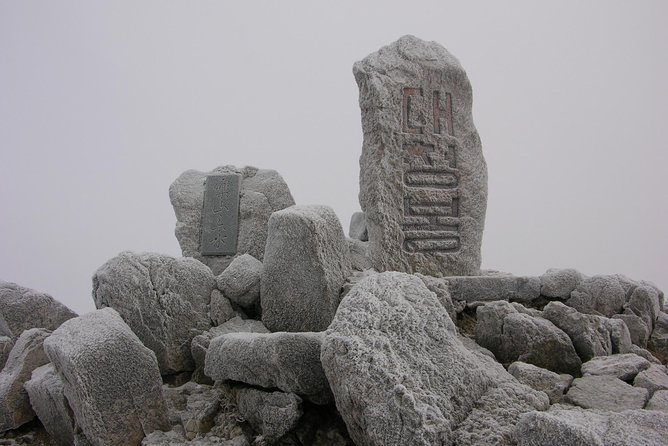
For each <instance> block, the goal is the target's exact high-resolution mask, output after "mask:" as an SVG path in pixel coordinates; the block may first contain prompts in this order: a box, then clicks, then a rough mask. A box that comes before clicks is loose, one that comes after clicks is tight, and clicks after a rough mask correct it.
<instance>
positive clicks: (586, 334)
mask: <svg viewBox="0 0 668 446" xmlns="http://www.w3.org/2000/svg"><path fill="white" fill-rule="evenodd" d="M543 317H544V318H545V319H547V320H549V321H550V322H552V323H553V324H554V325H556V326H557V327H559V328H560V329H561V330H563V331H564V332H565V333H566V334H567V335H568V336H569V337H570V339H571V341H572V342H573V346H574V347H575V351H577V353H578V355H579V356H580V358H581V359H582V360H583V361H588V360H590V359H591V358H593V357H596V356H607V355H611V354H613V353H621V351H620V348H621V350H623V352H624V353H625V352H627V351H628V350H629V349H630V344H631V337H630V334H629V333H628V329H626V326H625V325H624V323H623V322H622V321H619V320H614V319H608V318H605V317H602V316H595V315H592V314H583V313H580V312H578V311H577V310H576V309H575V308H572V307H569V306H567V305H564V304H562V303H561V302H550V303H549V304H547V305H546V306H545V307H544V308H543Z"/></svg>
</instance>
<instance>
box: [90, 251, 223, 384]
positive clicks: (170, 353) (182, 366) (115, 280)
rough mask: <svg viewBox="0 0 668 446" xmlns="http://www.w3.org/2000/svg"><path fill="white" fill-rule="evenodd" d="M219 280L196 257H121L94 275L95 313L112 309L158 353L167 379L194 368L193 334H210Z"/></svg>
mask: <svg viewBox="0 0 668 446" xmlns="http://www.w3.org/2000/svg"><path fill="white" fill-rule="evenodd" d="M214 286H215V278H214V276H213V274H212V273H211V271H210V270H209V269H208V268H207V267H206V266H205V265H203V264H202V263H200V262H198V261H197V260H195V259H192V258H173V257H169V256H165V255H160V254H153V253H144V254H135V253H132V252H129V251H126V252H122V253H121V254H119V255H118V256H117V257H114V258H113V259H111V260H109V261H108V262H107V263H105V264H104V265H102V266H101V267H100V268H99V269H98V270H97V271H96V272H95V275H94V276H93V299H94V300H95V305H96V306H97V308H104V307H111V308H114V309H115V310H116V311H118V313H119V314H120V315H121V317H122V318H123V320H124V321H125V322H126V323H127V324H128V325H129V326H130V328H131V329H132V331H133V332H134V333H135V334H136V335H137V336H138V337H139V339H141V341H142V342H143V343H144V345H146V346H147V347H148V348H150V349H151V350H153V352H155V355H156V357H157V358H158V364H159V366H160V372H161V373H162V374H163V375H168V374H173V373H178V372H183V371H190V370H193V369H194V368H195V363H194V362H193V359H192V356H191V354H190V342H191V341H192V338H193V333H192V332H191V330H192V329H197V330H201V331H204V330H208V329H209V328H210V327H211V320H210V319H209V312H208V310H209V308H208V305H209V301H210V299H211V292H212V291H213V289H214Z"/></svg>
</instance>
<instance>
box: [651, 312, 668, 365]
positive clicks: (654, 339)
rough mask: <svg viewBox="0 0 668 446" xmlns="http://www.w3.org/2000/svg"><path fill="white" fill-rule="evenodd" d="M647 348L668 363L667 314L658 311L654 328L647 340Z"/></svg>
mask: <svg viewBox="0 0 668 446" xmlns="http://www.w3.org/2000/svg"><path fill="white" fill-rule="evenodd" d="M647 349H648V350H650V351H651V352H652V353H653V354H654V355H655V356H656V357H657V358H659V359H660V360H661V361H663V362H664V363H668V314H667V313H664V312H660V313H659V316H658V317H657V318H656V321H655V323H654V330H653V331H652V335H651V336H650V337H649V341H648V342H647Z"/></svg>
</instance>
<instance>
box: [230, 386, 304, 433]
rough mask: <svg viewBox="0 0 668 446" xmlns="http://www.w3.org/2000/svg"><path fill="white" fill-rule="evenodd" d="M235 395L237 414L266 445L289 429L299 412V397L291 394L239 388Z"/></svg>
mask: <svg viewBox="0 0 668 446" xmlns="http://www.w3.org/2000/svg"><path fill="white" fill-rule="evenodd" d="M236 395H237V408H238V410H239V414H241V416H242V417H244V418H245V419H246V421H248V423H250V425H251V426H252V427H253V429H255V431H257V432H259V433H261V434H262V439H263V440H264V441H265V442H267V443H268V444H272V443H274V442H275V441H276V440H278V439H279V438H281V437H282V436H283V435H285V434H286V433H287V432H288V431H291V430H292V429H293V428H294V427H295V426H296V425H297V422H298V421H299V418H300V417H301V416H302V413H303V411H302V408H301V404H302V399H301V398H299V397H298V396H297V395H295V394H294V393H284V392H265V391H262V390H257V389H253V388H241V389H238V390H237V391H236Z"/></svg>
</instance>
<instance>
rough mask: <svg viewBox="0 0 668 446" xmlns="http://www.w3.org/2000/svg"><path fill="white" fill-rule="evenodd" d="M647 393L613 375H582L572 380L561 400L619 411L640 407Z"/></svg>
mask: <svg viewBox="0 0 668 446" xmlns="http://www.w3.org/2000/svg"><path fill="white" fill-rule="evenodd" d="M647 395H648V393H647V389H643V388H639V387H633V386H631V385H630V384H627V383H625V382H624V381H622V380H621V379H619V378H615V377H614V376H607V375H602V376H584V377H582V378H575V379H574V380H573V384H572V385H571V388H570V389H568V392H567V393H566V395H565V396H564V398H563V400H562V401H563V402H566V403H568V404H574V405H576V406H580V407H583V408H585V409H600V410H609V411H611V412H621V411H622V410H630V409H642V408H643V407H645V403H646V402H647Z"/></svg>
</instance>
